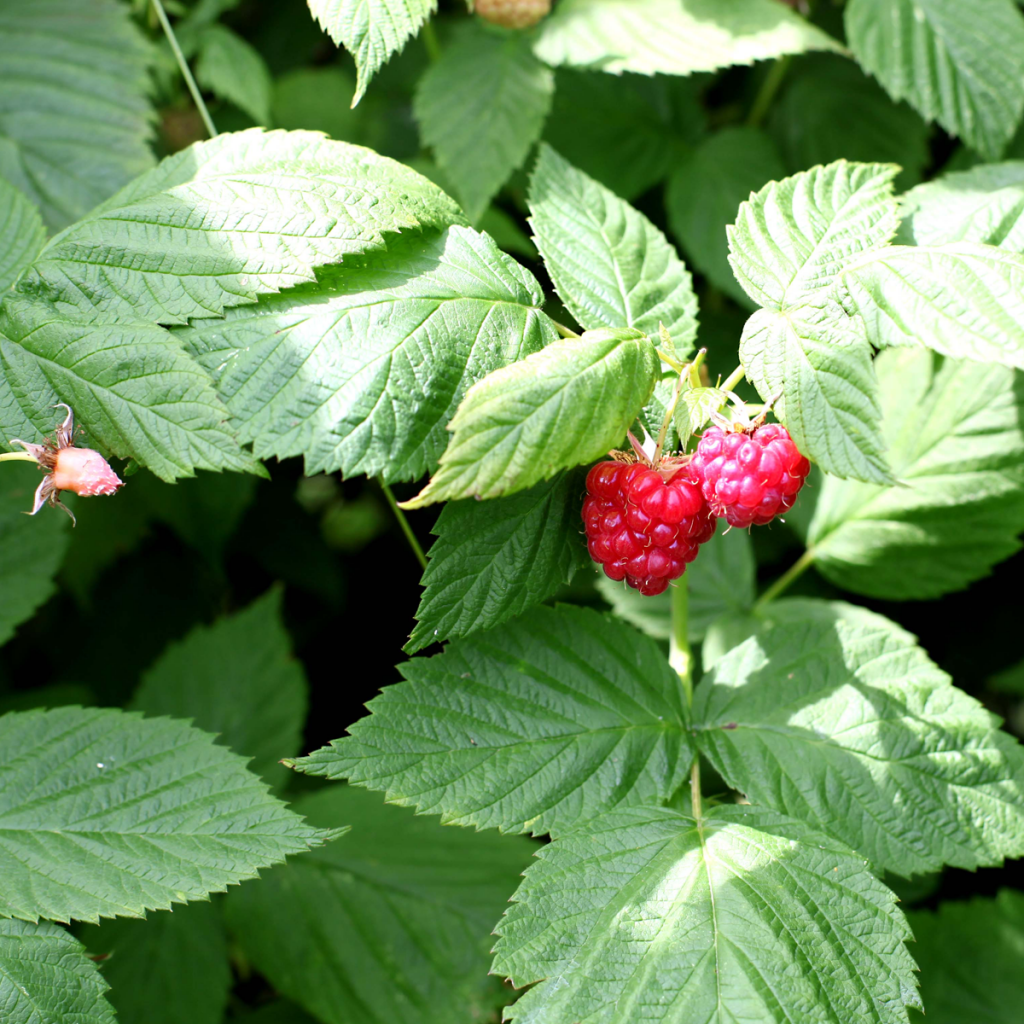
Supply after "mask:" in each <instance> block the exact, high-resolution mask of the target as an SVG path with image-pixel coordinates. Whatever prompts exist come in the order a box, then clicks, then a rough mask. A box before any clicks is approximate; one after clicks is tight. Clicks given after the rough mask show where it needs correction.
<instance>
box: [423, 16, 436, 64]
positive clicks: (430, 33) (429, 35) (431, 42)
mask: <svg viewBox="0 0 1024 1024" xmlns="http://www.w3.org/2000/svg"><path fill="white" fill-rule="evenodd" d="M420 35H421V36H422V38H423V45H424V46H425V47H426V50H427V56H428V57H429V58H430V61H431V63H432V64H433V63H436V62H437V61H439V60H440V59H441V44H440V43H439V42H438V39H437V30H436V29H435V28H434V23H433V22H431V21H425V22H424V23H423V28H422V29H421V31H420Z"/></svg>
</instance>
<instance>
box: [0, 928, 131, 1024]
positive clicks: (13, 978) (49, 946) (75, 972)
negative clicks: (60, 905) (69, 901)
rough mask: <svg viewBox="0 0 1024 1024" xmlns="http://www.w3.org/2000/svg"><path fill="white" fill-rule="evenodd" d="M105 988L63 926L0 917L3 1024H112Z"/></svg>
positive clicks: (0, 979)
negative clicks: (28, 922) (29, 922)
mask: <svg viewBox="0 0 1024 1024" xmlns="http://www.w3.org/2000/svg"><path fill="white" fill-rule="evenodd" d="M106 991H107V983H106V982H105V981H104V980H103V978H102V976H101V975H100V972H99V968H98V967H97V966H96V964H94V963H93V962H92V961H91V960H90V959H89V958H88V957H87V956H86V955H85V947H84V946H83V945H82V944H81V943H80V942H79V941H78V940H77V939H76V938H74V937H72V936H71V935H69V934H68V933H67V932H66V931H65V930H64V929H63V928H59V927H57V925H55V924H48V923H45V922H44V923H42V924H27V923H26V922H24V921H10V920H5V919H3V918H0V1007H2V1008H3V1015H4V1024H115V1019H114V1010H113V1008H112V1007H111V1005H110V1003H108V1002H107V1000H106V999H105V998H104V993H105V992H106Z"/></svg>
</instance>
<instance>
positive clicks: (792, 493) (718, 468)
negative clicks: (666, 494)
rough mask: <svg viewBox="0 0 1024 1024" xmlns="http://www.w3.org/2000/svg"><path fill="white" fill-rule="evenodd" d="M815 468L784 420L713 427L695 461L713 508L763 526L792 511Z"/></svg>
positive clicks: (734, 520)
mask: <svg viewBox="0 0 1024 1024" xmlns="http://www.w3.org/2000/svg"><path fill="white" fill-rule="evenodd" d="M810 471H811V464H810V463H809V462H808V461H807V459H805V458H804V457H803V456H802V455H801V454H800V452H799V451H797V447H796V445H795V444H794V443H793V439H792V438H791V437H790V436H789V431H788V430H786V428H785V427H783V426H781V425H780V424H778V423H766V424H764V426H760V427H757V428H756V429H755V430H753V431H750V432H747V431H735V432H733V431H725V430H722V429H721V428H720V427H709V428H708V429H707V430H706V431H705V432H704V436H703V437H702V438H701V439H700V443H699V444H698V445H697V451H696V453H695V454H694V456H693V458H692V459H691V460H690V465H689V475H690V479H691V480H692V481H693V482H694V483H696V484H699V485H700V488H701V491H702V492H703V495H704V498H705V500H706V501H707V503H708V507H709V508H710V509H711V512H712V513H713V514H714V515H716V516H718V517H719V518H722V519H724V520H725V521H726V522H727V523H728V524H729V525H730V526H738V527H747V526H755V525H757V526H763V525H765V524H766V523H770V522H771V521H772V520H773V519H774V518H775V517H776V516H777V515H779V514H780V513H782V512H788V511H789V510H790V509H791V508H792V507H793V503H794V502H795V501H796V496H797V494H798V493H799V491H800V488H801V487H803V485H804V480H806V479H807V474H808V473H809V472H810Z"/></svg>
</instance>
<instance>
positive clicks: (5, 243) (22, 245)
mask: <svg viewBox="0 0 1024 1024" xmlns="http://www.w3.org/2000/svg"><path fill="white" fill-rule="evenodd" d="M45 242H46V228H44V227H43V222H42V219H41V218H40V216H39V211H38V210H37V209H36V208H35V206H33V205H32V201H31V200H30V199H29V198H28V196H26V195H25V194H24V193H23V192H19V191H18V190H17V189H16V188H15V187H14V186H13V185H12V184H10V183H9V182H8V181H6V180H4V179H3V178H0V302H2V301H3V298H4V294H5V293H6V292H8V291H10V289H11V287H12V286H13V285H14V283H15V282H16V281H17V280H18V278H19V277H21V275H22V273H23V271H24V270H25V268H26V267H27V266H28V265H29V264H30V263H31V262H32V261H33V260H34V259H35V258H36V256H37V255H38V254H39V250H40V249H42V247H43V245H44V243H45Z"/></svg>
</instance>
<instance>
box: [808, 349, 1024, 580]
mask: <svg viewBox="0 0 1024 1024" xmlns="http://www.w3.org/2000/svg"><path fill="white" fill-rule="evenodd" d="M875 368H876V370H877V372H878V378H879V383H880V385H881V397H882V434H883V438H884V440H885V442H886V446H887V449H888V458H889V465H890V466H891V468H892V472H893V475H894V476H895V478H896V479H897V481H899V483H898V485H897V486H895V487H879V486H874V485H870V484H862V483H855V482H853V481H847V482H843V481H840V480H837V479H835V478H834V477H826V478H825V479H824V482H823V486H822V488H821V491H820V493H819V495H818V501H817V507H816V510H815V514H814V519H813V521H812V523H811V527H810V533H809V538H808V542H809V547H810V548H811V550H812V551H813V554H814V560H815V565H816V566H817V567H818V569H819V570H820V571H821V572H822V573H823V574H824V575H825V576H827V577H828V578H829V579H830V580H831V581H832V582H834V583H836V584H838V585H839V586H841V587H843V588H844V589H846V590H850V591H853V592H854V593H858V594H865V595H868V596H873V597H884V598H885V599H887V600H900V599H913V598H928V597H938V596H939V595H940V594H945V593H948V592H949V591H951V590H959V589H961V588H963V587H965V586H967V584H968V583H970V582H971V581H972V580H976V579H978V578H980V577H981V576H984V575H986V574H987V572H988V570H989V568H990V567H991V566H992V565H994V564H995V563H997V562H1000V561H1002V560H1003V559H1004V558H1008V557H1009V556H1010V555H1011V554H1013V552H1014V551H1016V550H1017V549H1018V547H1019V543H1018V541H1017V535H1018V534H1019V533H1020V531H1021V529H1022V528H1024V470H1022V468H1021V467H1022V462H1024V431H1022V428H1021V407H1022V403H1024V387H1022V384H1021V381H1020V375H1019V374H1015V373H1014V371H1012V370H1008V369H1007V368H1005V367H1002V366H988V365H985V364H981V363H971V362H962V363H957V362H954V361H952V360H949V361H947V362H946V363H945V364H944V365H943V366H942V367H941V369H936V367H935V358H934V356H932V354H931V353H930V352H928V351H926V350H921V349H916V350H915V349H900V350H893V351H890V352H883V353H882V354H881V355H880V356H879V357H878V358H877V359H876V361H875Z"/></svg>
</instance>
